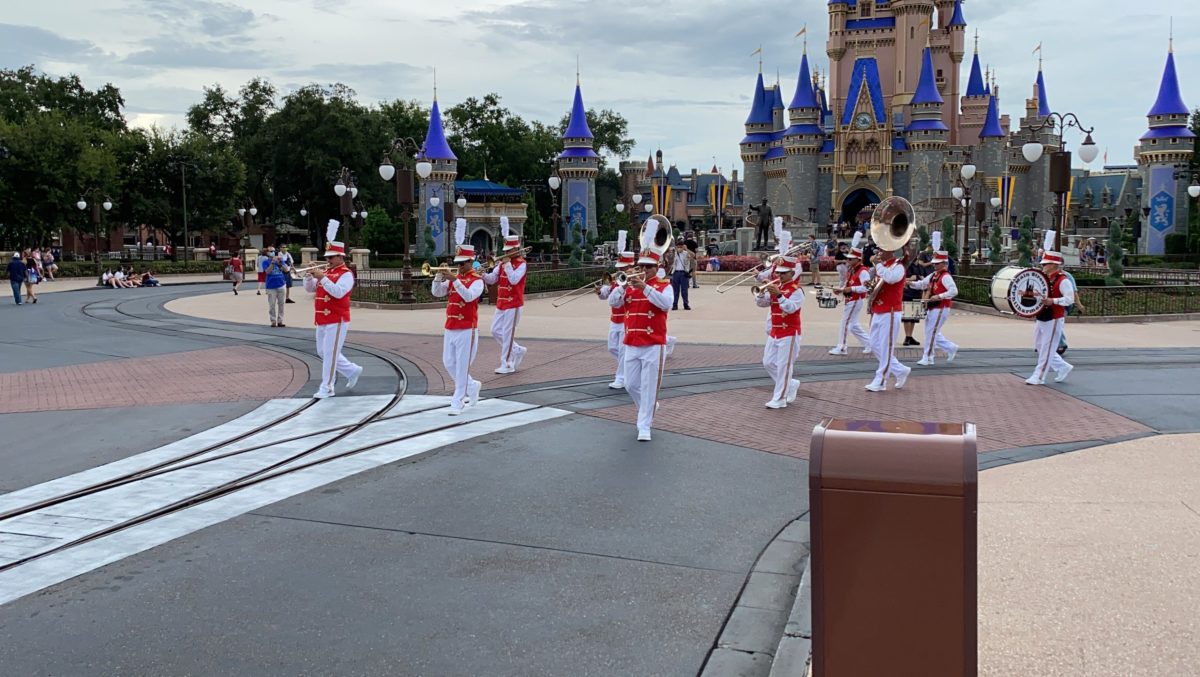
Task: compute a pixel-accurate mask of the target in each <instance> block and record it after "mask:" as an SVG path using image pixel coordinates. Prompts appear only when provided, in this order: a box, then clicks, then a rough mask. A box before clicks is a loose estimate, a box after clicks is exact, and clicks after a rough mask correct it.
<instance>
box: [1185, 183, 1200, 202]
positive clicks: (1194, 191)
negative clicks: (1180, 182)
mask: <svg viewBox="0 0 1200 677" xmlns="http://www.w3.org/2000/svg"><path fill="white" fill-rule="evenodd" d="M1188 195H1190V196H1192V198H1193V199H1195V198H1198V197H1200V183H1193V184H1192V185H1190V186H1188Z"/></svg>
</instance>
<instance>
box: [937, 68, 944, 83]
mask: <svg viewBox="0 0 1200 677" xmlns="http://www.w3.org/2000/svg"><path fill="white" fill-rule="evenodd" d="M945 77H946V76H945V75H942V69H940V68H939V69H938V74H937V79H938V80H942V79H945Z"/></svg>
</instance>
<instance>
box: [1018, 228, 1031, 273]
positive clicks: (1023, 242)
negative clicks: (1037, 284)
mask: <svg viewBox="0 0 1200 677" xmlns="http://www.w3.org/2000/svg"><path fill="white" fill-rule="evenodd" d="M1020 232H1021V237H1020V240H1018V241H1017V252H1019V253H1020V255H1021V258H1020V261H1019V263H1020V264H1021V267H1022V268H1030V267H1032V266H1033V219H1032V218H1031V217H1029V216H1026V217H1025V218H1023V219H1021V231H1020Z"/></svg>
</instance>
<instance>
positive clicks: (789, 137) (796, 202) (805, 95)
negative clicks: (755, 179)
mask: <svg viewBox="0 0 1200 677" xmlns="http://www.w3.org/2000/svg"><path fill="white" fill-rule="evenodd" d="M820 118H821V107H820V104H819V103H818V101H817V93H816V90H815V89H814V88H813V81H812V75H811V74H810V73H809V69H808V51H807V49H806V50H805V52H804V54H803V56H801V57H800V74H799V75H798V76H797V77H796V94H795V95H794V96H793V97H792V102H791V104H790V105H789V106H788V120H789V121H790V122H791V126H789V127H788V128H787V130H786V131H785V132H784V139H783V145H784V151H785V152H786V153H787V161H786V165H787V170H788V181H789V185H790V186H791V187H792V190H791V196H792V203H793V204H792V208H791V213H792V214H793V215H795V216H797V217H801V218H805V219H807V218H808V216H809V211H808V210H809V209H810V208H812V209H816V207H817V180H818V178H817V155H818V153H820V151H821V141H822V138H823V137H824V132H823V131H822V129H821V126H820ZM822 216H824V214H822Z"/></svg>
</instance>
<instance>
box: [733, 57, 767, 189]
mask: <svg viewBox="0 0 1200 677" xmlns="http://www.w3.org/2000/svg"><path fill="white" fill-rule="evenodd" d="M773 106H774V99H773V98H771V99H768V98H767V91H766V88H765V87H764V86H763V77H762V71H761V69H760V70H759V73H758V82H756V83H755V85H754V96H753V101H752V103H751V107H750V115H749V116H748V117H747V118H746V136H745V137H744V138H743V139H742V143H741V157H742V163H743V165H745V168H746V185H745V201H746V204H758V203H759V202H761V201H762V198H763V196H764V195H766V183H765V176H764V175H763V155H765V154H766V152H767V150H768V148H769V147H770V145H771V141H772V131H773V130H772V127H773V126H774V117H773V113H772V110H771V109H772V107H773Z"/></svg>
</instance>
